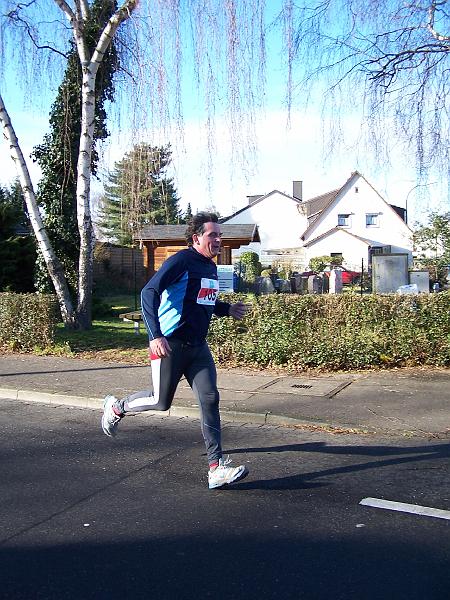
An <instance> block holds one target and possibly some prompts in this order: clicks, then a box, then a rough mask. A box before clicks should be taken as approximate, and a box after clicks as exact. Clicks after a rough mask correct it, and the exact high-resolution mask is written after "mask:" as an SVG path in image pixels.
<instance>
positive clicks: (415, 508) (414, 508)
mask: <svg viewBox="0 0 450 600" xmlns="http://www.w3.org/2000/svg"><path fill="white" fill-rule="evenodd" d="M360 504H362V505H363V506H372V507H373V508H385V509H387V510H396V511H399V512H406V513H412V514H413V515H422V516H423V517H435V518H436V519H447V520H449V521H450V510H441V509H440V508H430V507H429V506H420V505H419V504H405V503H404V502H394V501H392V500H381V499H380V498H363V500H361V502H360Z"/></svg>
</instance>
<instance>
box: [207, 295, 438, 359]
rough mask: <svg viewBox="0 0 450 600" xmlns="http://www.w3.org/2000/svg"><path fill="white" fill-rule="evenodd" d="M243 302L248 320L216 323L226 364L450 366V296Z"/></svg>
mask: <svg viewBox="0 0 450 600" xmlns="http://www.w3.org/2000/svg"><path fill="white" fill-rule="evenodd" d="M224 299H226V300H227V301H230V302H235V301H236V300H238V299H240V300H244V301H245V302H248V303H251V304H252V306H253V309H252V312H251V315H250V316H247V317H245V319H244V320H243V321H235V320H234V319H214V320H213V322H212V326H211V330H210V336H209V342H210V345H211V349H212V351H213V354H214V355H215V357H216V358H217V360H218V361H219V363H222V364H223V363H225V362H226V363H229V364H236V365H247V366H258V367H264V366H281V365H285V366H289V367H291V368H293V369H308V368H323V369H331V370H333V369H352V368H353V369H358V368H366V367H371V366H375V365H385V366H397V365H398V366H401V365H402V366H404V365H435V366H445V365H450V292H442V293H439V294H423V295H414V296H409V295H404V296H402V295H398V294H389V295H365V296H358V295H356V294H344V295H336V296H330V295H323V296H322V295H321V296H312V295H305V296H291V295H283V294H280V295H270V296H260V297H256V298H250V299H249V298H244V297H242V296H239V295H237V294H234V295H228V296H227V297H226V298H224Z"/></svg>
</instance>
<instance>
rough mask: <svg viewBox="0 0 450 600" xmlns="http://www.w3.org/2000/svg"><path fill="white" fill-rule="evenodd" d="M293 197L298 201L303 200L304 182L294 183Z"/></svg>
mask: <svg viewBox="0 0 450 600" xmlns="http://www.w3.org/2000/svg"><path fill="white" fill-rule="evenodd" d="M292 195H293V196H294V198H295V199H296V200H300V202H301V201H302V200H303V181H293V182H292Z"/></svg>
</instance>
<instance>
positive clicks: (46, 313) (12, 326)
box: [0, 292, 58, 350]
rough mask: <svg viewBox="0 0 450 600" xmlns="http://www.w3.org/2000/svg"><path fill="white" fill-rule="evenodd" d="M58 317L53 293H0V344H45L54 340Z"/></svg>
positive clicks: (17, 347)
mask: <svg viewBox="0 0 450 600" xmlns="http://www.w3.org/2000/svg"><path fill="white" fill-rule="evenodd" d="M57 321H58V310H57V301H56V297H55V296H51V295H48V294H13V293H8V292H5V293H0V345H6V346H8V347H9V348H11V349H13V350H31V349H33V348H35V347H36V346H38V347H41V348H46V347H48V346H50V345H51V344H52V343H53V339H54V332H55V327H56V323H57Z"/></svg>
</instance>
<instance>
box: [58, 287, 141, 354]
mask: <svg viewBox="0 0 450 600" xmlns="http://www.w3.org/2000/svg"><path fill="white" fill-rule="evenodd" d="M101 300H102V302H103V303H105V304H107V305H108V306H109V307H110V309H111V313H112V315H111V316H109V315H108V316H105V317H104V318H101V319H97V320H95V321H93V323H92V328H91V329H89V330H88V331H70V330H67V329H64V327H63V325H62V323H61V324H60V325H59V326H58V330H57V333H56V339H55V344H56V345H57V347H58V348H59V349H61V354H70V355H72V356H77V357H80V358H97V359H99V360H113V361H119V362H129V363H136V364H147V363H148V351H147V348H148V336H147V332H146V330H145V326H144V325H143V324H142V323H141V324H140V333H139V334H138V335H136V333H135V331H134V323H128V322H124V321H122V319H119V316H118V315H119V314H120V313H124V312H130V311H133V310H134V296H109V297H105V298H102V299H101ZM138 308H139V307H138Z"/></svg>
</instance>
